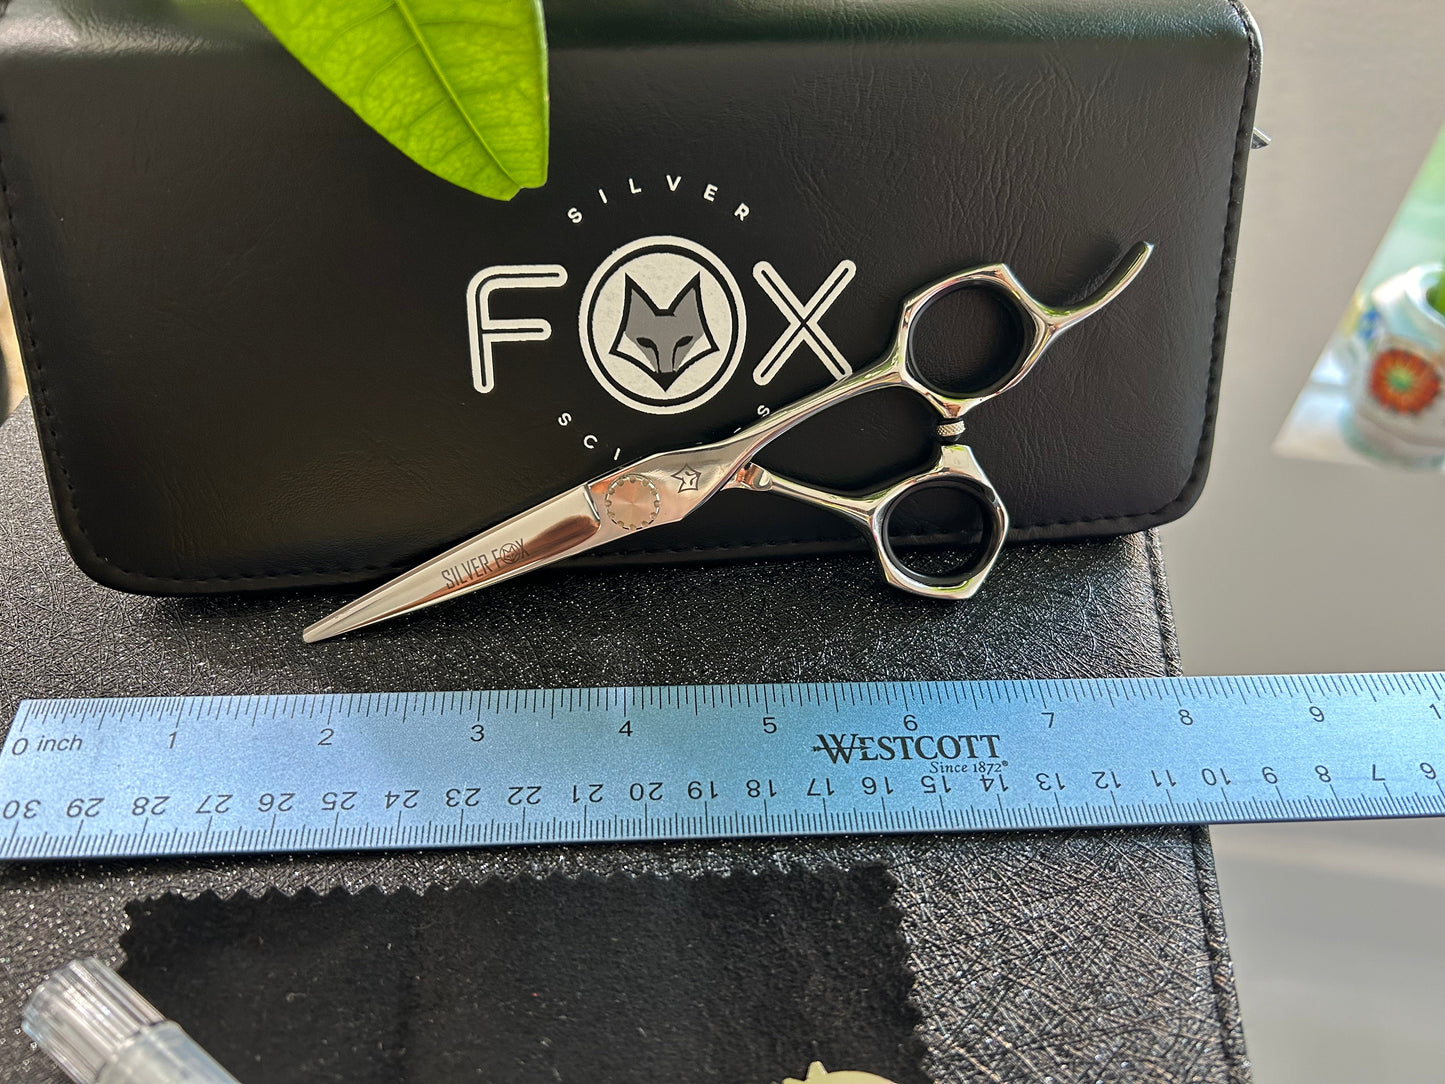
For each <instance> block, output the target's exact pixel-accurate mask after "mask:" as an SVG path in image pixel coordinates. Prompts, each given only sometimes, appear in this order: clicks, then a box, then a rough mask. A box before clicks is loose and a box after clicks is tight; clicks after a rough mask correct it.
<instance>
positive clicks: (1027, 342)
mask: <svg viewBox="0 0 1445 1084" xmlns="http://www.w3.org/2000/svg"><path fill="white" fill-rule="evenodd" d="M1153 249H1154V246H1153V245H1151V244H1148V243H1142V244H1139V245H1136V246H1135V247H1134V248H1133V249H1132V250H1131V251H1130V252H1129V254H1128V255H1127V256H1126V257H1125V258H1124V259H1123V260H1122V261H1121V263H1120V264H1119V266H1118V268H1117V269H1116V270H1115V272H1114V274H1113V275H1112V276H1111V277H1110V279H1109V281H1108V282H1107V283H1106V284H1105V285H1104V287H1103V288H1102V289H1101V290H1100V291H1099V292H1098V293H1097V294H1095V295H1094V296H1093V297H1092V298H1090V299H1089V300H1088V301H1085V302H1084V303H1083V304H1081V305H1078V306H1075V307H1073V308H1054V307H1052V306H1049V305H1044V304H1041V303H1040V302H1038V301H1036V300H1035V299H1034V298H1033V297H1032V296H1031V295H1030V294H1029V292H1028V291H1027V290H1025V289H1024V287H1023V286H1022V284H1020V282H1019V281H1018V279H1017V278H1016V277H1015V276H1014V273H1013V272H1012V271H1011V270H1009V268H1008V267H1007V266H1006V265H1004V264H988V265H986V266H983V267H975V268H971V269H969V270H967V271H960V272H958V273H957V274H953V275H949V276H948V277H947V278H944V279H940V280H939V281H938V282H935V283H933V284H932V285H931V286H927V287H925V288H924V289H922V290H920V291H918V292H917V293H915V294H914V295H913V296H912V297H910V298H908V300H907V301H905V302H904V304H903V309H902V311H901V313H900V314H899V318H898V327H897V330H896V332H895V334H894V336H893V341H892V342H891V344H890V345H889V346H888V349H887V350H885V351H884V353H883V354H882V356H880V357H879V358H878V359H877V360H876V361H874V362H873V363H872V364H871V365H867V366H865V367H863V368H860V369H858V370H856V371H854V372H852V373H849V374H848V375H846V376H844V377H843V378H842V379H841V380H838V381H837V382H836V383H834V384H831V385H829V386H828V387H826V388H823V389H821V390H819V391H816V392H814V393H813V394H811V395H808V396H805V397H804V398H802V399H799V400H798V401H796V402H794V403H791V404H789V405H788V406H785V407H781V408H779V409H778V410H776V411H774V412H773V413H771V414H769V415H767V416H765V417H764V418H762V419H760V420H759V421H758V422H756V423H755V424H753V425H750V426H748V427H747V428H746V429H743V430H741V431H739V432H737V433H735V434H734V435H732V436H730V437H727V438H725V439H723V440H718V441H713V442H712V443H710V444H702V445H699V446H697V447H693V448H687V449H683V450H680V451H673V452H663V453H660V454H658V455H652V456H648V457H647V458H645V459H640V460H638V461H637V462H635V463H632V464H629V465H628V466H626V467H623V468H622V469H621V470H617V471H612V472H611V473H608V474H604V475H602V476H601V477H600V478H596V479H594V480H593V481H591V482H588V483H586V484H585V485H581V486H578V487H576V488H575V489H570V490H568V491H566V492H565V493H561V494H559V495H558V496H556V497H553V498H551V499H550V500H546V501H543V502H542V503H541V504H539V505H537V506H536V507H534V508H532V509H530V510H529V511H526V512H523V513H521V514H520V515H517V516H514V517H513V518H511V519H509V520H507V521H506V522H505V523H502V524H500V525H498V526H496V527H493V528H491V529H490V530H487V531H483V532H482V533H481V534H479V535H477V536H476V537H475V538H472V539H469V540H468V541H466V542H463V543H461V544H460V545H457V546H454V547H453V548H451V549H449V550H447V551H446V552H445V553H443V554H441V555H439V556H437V557H434V558H432V559H431V560H429V561H427V562H425V563H424V564H421V565H419V566H417V567H416V568H414V569H412V570H411V571H410V572H406V573H403V574H402V575H400V576H398V577H397V578H396V579H394V580H392V581H391V582H390V583H387V584H385V585H383V586H381V587H378V588H377V589H376V590H374V591H372V592H370V593H369V594H366V595H363V596H362V597H361V598H359V599H357V600H356V601H355V602H352V603H349V604H348V605H346V606H343V607H342V608H341V609H339V610H337V611H336V612H335V613H333V614H331V615H330V616H329V617H326V618H323V619H322V620H320V621H318V622H316V624H314V625H312V626H311V627H310V628H308V629H306V631H305V632H304V633H303V637H304V638H305V639H306V641H307V642H309V643H314V642H316V641H318V640H325V639H328V638H329V637H332V636H338V635H340V634H342V633H345V632H351V631H352V630H354V629H359V628H362V627H363V626H366V625H373V624H376V623H377V622H378V621H386V620H388V619H389V618H393V617H397V616H399V615H401V614H405V613H410V612H412V611H413V610H420V609H423V608H425V607H428V606H435V605H436V604H437V603H439V602H445V601H446V600H447V599H450V598H456V597H458V596H459V595H465V594H469V593H470V592H472V591H477V590H480V589H481V588H483V587H490V586H491V585H492V584H495V583H501V582H503V581H504V580H510V579H515V578H516V577H517V576H521V575H523V574H525V573H527V572H530V571H532V570H533V569H535V568H540V567H542V566H543V565H549V564H551V563H553V562H554V561H560V560H562V559H563V558H566V557H572V556H575V555H577V554H580V553H584V552H586V551H588V550H592V549H595V548H597V547H598V546H604V545H606V544H607V543H609V542H615V541H617V540H618V539H622V538H626V537H628V536H629V535H633V534H636V533H637V532H639V531H645V530H647V529H648V528H650V527H657V526H661V525H662V524H664V523H676V522H677V521H679V520H681V519H684V518H686V517H687V516H688V515H690V514H691V513H692V512H693V511H694V510H695V509H696V508H698V507H699V506H700V505H702V504H703V503H705V502H706V501H707V500H709V499H710V498H711V497H713V496H714V495H715V494H717V493H719V492H721V491H722V490H724V489H741V490H749V491H752V492H756V493H777V494H780V495H782V496H785V497H790V498H792V499H794V500H799V501H803V502H805V503H807V504H811V505H816V506H817V507H819V508H826V509H828V510H829V511H832V512H836V513H838V514H839V515H841V516H843V517H844V518H846V519H848V520H851V521H852V522H854V523H855V524H857V525H858V526H859V527H861V528H862V529H863V530H864V531H865V532H866V533H867V534H868V537H869V539H870V540H871V542H872V545H873V549H874V552H875V553H876V555H877V557H878V562H879V564H880V565H881V566H882V568H883V575H884V577H885V578H886V579H887V581H888V582H889V583H891V584H893V585H894V586H896V587H900V588H902V589H903V590H905V591H911V592H913V593H914V594H917V595H925V596H928V597H931V598H946V599H964V598H969V597H971V596H972V595H974V594H975V593H976V592H977V591H978V589H979V587H980V586H981V585H982V584H983V581H984V578H985V577H986V576H987V575H988V572H989V570H990V569H991V568H992V567H993V564H994V561H995V560H996V559H997V558H998V554H999V550H1000V549H1001V548H1002V546H1003V543H1004V537H1005V535H1006V534H1007V533H1008V512H1007V510H1006V509H1005V508H1004V506H1003V502H1002V501H1001V500H1000V499H999V495H998V493H997V492H996V491H995V490H994V488H993V486H992V485H991V484H990V482H989V480H988V476H987V475H986V474H984V472H983V468H982V467H980V466H979V465H978V461H977V460H976V459H975V458H974V455H973V451H972V450H971V449H970V448H969V447H968V446H967V445H964V444H958V443H954V442H953V441H955V440H956V438H957V437H958V436H960V435H961V434H962V431H963V425H962V422H961V419H962V417H963V415H965V414H966V413H968V412H969V411H970V410H972V409H973V408H974V407H976V406H978V405H979V404H981V403H985V402H987V401H988V400H990V399H992V398H994V397H995V396H998V395H1002V394H1003V393H1004V392H1006V391H1008V390H1009V389H1010V388H1012V387H1013V386H1014V385H1015V384H1017V383H1018V382H1019V381H1020V380H1022V379H1023V378H1024V377H1025V376H1027V375H1028V373H1029V371H1030V370H1031V369H1032V368H1033V367H1034V365H1035V364H1037V362H1038V360H1039V358H1041V357H1042V356H1043V355H1044V352H1045V351H1046V350H1048V348H1049V346H1050V345H1051V344H1052V343H1053V341H1054V340H1055V339H1056V338H1057V337H1058V336H1059V335H1060V334H1062V333H1063V332H1064V331H1066V330H1068V329H1069V328H1070V327H1072V326H1073V325H1074V324H1077V323H1079V322H1080V321H1081V320H1085V319H1087V318H1088V317H1090V316H1092V315H1093V314H1094V313H1096V312H1098V311H1099V310H1100V309H1102V308H1103V307H1104V306H1105V305H1107V304H1109V302H1111V301H1113V300H1114V298H1116V297H1118V296H1119V294H1121V293H1122V292H1123V291H1124V290H1125V289H1126V288H1127V287H1128V286H1129V284H1130V283H1131V282H1133V281H1134V277H1135V276H1136V275H1138V273H1139V272H1140V270H1141V269H1142V268H1143V267H1144V264H1145V263H1146V262H1147V261H1148V259H1149V256H1150V253H1152V252H1153ZM979 287H981V288H985V289H988V290H992V291H994V292H996V293H997V294H999V295H1001V296H1002V298H1003V299H1004V300H1005V301H1006V302H1008V303H1010V304H1011V305H1012V306H1013V307H1014V308H1015V309H1016V310H1017V312H1018V315H1019V316H1020V317H1021V324H1022V338H1021V345H1020V348H1019V351H1018V353H1017V355H1016V356H1015V358H1014V360H1013V364H1012V365H1011V366H1010V367H1009V368H1008V369H1007V371H1006V372H1005V373H1004V374H1003V375H1002V376H1001V377H999V378H998V379H996V380H994V381H993V382H992V384H991V385H990V386H988V387H985V388H983V389H982V390H969V391H964V392H962V393H959V392H957V391H953V390H950V389H946V388H942V387H938V386H936V385H935V384H934V383H932V382H931V381H930V380H929V379H928V378H927V377H926V375H925V374H924V373H923V372H922V371H921V370H920V369H919V367H918V365H917V364H916V361H915V356H914V350H913V336H914V331H915V328H916V327H917V325H918V321H919V318H920V317H921V316H922V315H923V314H924V313H925V312H926V311H927V310H928V307H929V306H930V305H932V304H933V303H934V302H936V301H937V300H938V299H939V298H941V297H943V296H945V295H947V294H950V293H952V292H954V291H956V290H961V289H965V288H979ZM893 387H904V388H907V389H909V390H910V391H912V392H914V393H916V394H917V395H920V396H922V397H923V398H924V399H925V400H927V402H928V403H929V404H931V405H932V406H933V408H934V409H935V410H937V411H938V413H939V415H940V416H941V417H942V419H943V421H942V423H941V424H940V425H939V439H940V447H939V450H938V459H937V461H936V462H935V463H934V464H933V466H932V467H930V468H928V469H926V470H923V471H920V472H919V473H917V474H914V475H912V476H910V477H907V478H904V479H903V480H902V481H899V482H896V483H894V484H892V485H890V486H887V487H885V488H883V489H880V490H878V491H877V492H873V493H867V494H864V495H861V496H848V495H845V494H838V493H831V492H827V491H825V490H821V489H816V488H814V487H812V486H809V485H805V484H803V483H802V482H797V481H793V480H791V479H788V478H784V477H782V476H781V475H778V474H775V473H773V472H772V471H769V470H767V469H766V468H764V467H761V466H759V465H758V464H756V463H754V462H753V457H754V456H755V455H757V454H758V452H760V451H762V449H763V448H765V447H766V446H767V445H768V443H769V442H771V441H772V440H774V439H775V438H776V437H778V436H780V435H782V434H783V433H786V432H787V431H788V430H789V429H792V428H793V427H794V426H795V425H797V424H799V423H800V422H802V421H804V420H806V419H808V418H811V417H813V416H814V415H815V414H818V413H821V412H822V411H824V410H827V409H828V408H829V407H832V406H834V405H836V404H838V403H841V402H843V401H844V400H846V399H852V398H854V397H855V396H859V395H864V394H867V393H868V392H871V391H877V390H879V389H881V388H893ZM933 487H937V488H946V489H952V490H957V491H961V492H962V493H963V495H964V496H966V497H968V498H971V500H972V501H973V502H975V503H976V505H977V507H979V508H980V509H981V510H982V513H983V514H982V520H983V530H982V535H983V538H982V541H981V543H980V545H979V546H978V547H977V549H976V550H975V552H974V555H973V557H972V559H971V560H968V561H967V562H965V564H964V565H963V566H962V567H959V568H955V569H952V570H950V571H947V572H946V573H944V574H941V575H933V574H928V573H924V572H920V571H917V570H915V569H913V568H910V567H909V566H908V565H906V564H904V563H903V561H901V560H900V559H899V556H898V553H897V551H896V549H895V546H894V542H893V541H892V540H891V538H890V534H889V526H890V523H891V521H892V518H893V516H894V514H895V512H896V511H897V510H898V508H899V507H900V505H901V504H902V503H903V502H904V501H905V499H906V498H908V497H910V496H912V495H914V494H915V493H917V492H919V491H921V490H923V489H925V488H933Z"/></svg>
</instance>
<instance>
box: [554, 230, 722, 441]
mask: <svg viewBox="0 0 1445 1084" xmlns="http://www.w3.org/2000/svg"><path fill="white" fill-rule="evenodd" d="M577 331H578V335H579V337H580V338H581V340H582V354H583V356H584V357H585V358H586V360H587V367H588V368H589V369H591V370H592V375H593V376H595V377H596V378H597V382H598V383H599V384H601V385H602V386H603V387H604V388H605V389H607V392H608V393H609V394H610V395H611V396H612V397H613V398H615V399H618V400H620V401H621V402H623V403H626V404H627V405H628V406H630V407H633V408H634V409H637V410H643V411H646V412H648V413H650V414H676V413H680V412H681V411H684V410H690V409H692V408H693V407H695V406H697V405H698V404H699V403H704V402H706V401H707V400H708V399H711V398H712V397H713V396H714V395H716V394H717V392H718V391H719V390H720V389H721V388H722V387H723V386H724V385H725V384H727V382H728V380H729V379H730V378H731V377H732V375H733V373H734V372H736V371H737V367H738V362H739V361H740V360H741V358H742V353H743V341H744V338H745V337H746V334H747V315H746V310H745V309H744V307H743V299H742V291H741V290H739V289H738V284H737V280H736V279H734V278H733V276H732V272H731V271H729V270H728V269H727V267H726V266H725V265H724V264H723V262H722V261H721V260H719V259H718V258H717V257H716V256H714V255H713V254H712V253H711V252H709V251H708V250H707V249H705V248H703V247H702V246H701V245H699V244H697V243H696V242H694V241H689V240H686V239H685V238H682V237H644V238H642V239H641V240H638V241H633V242H632V243H631V244H627V245H623V246H622V247H621V248H619V249H618V250H617V251H616V252H614V253H613V254H612V255H611V256H609V257H608V258H607V259H606V260H604V261H603V262H602V265H601V266H600V267H598V268H597V270H596V271H595V272H593V274H592V278H591V280H590V281H589V282H588V283H587V289H586V290H585V291H584V292H583V294H582V306H581V310H580V312H579V313H578V317H577Z"/></svg>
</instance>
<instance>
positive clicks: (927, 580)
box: [728, 444, 1008, 599]
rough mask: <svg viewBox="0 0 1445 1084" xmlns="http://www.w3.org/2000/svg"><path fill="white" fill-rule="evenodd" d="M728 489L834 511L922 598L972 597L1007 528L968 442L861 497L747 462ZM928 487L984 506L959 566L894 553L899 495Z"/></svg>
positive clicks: (893, 578)
mask: <svg viewBox="0 0 1445 1084" xmlns="http://www.w3.org/2000/svg"><path fill="white" fill-rule="evenodd" d="M728 488H731V489H747V490H751V491H753V492H755V493H777V494H778V495H780V496H784V497H791V498H792V499H793V500H798V501H802V502H803V503H805V504H811V505H813V506H815V507H817V508H825V509H827V510H828V511H830V512H836V513H837V514H838V515H840V516H842V517H844V518H845V519H848V520H851V521H852V522H853V523H855V524H856V525H857V526H859V527H860V528H862V529H863V530H864V531H865V532H866V533H867V535H868V537H869V539H870V540H871V541H872V543H873V550H874V553H875V554H876V555H877V557H878V563H879V565H881V566H882V569H883V578H884V579H886V580H887V581H888V582H889V583H891V584H892V585H893V586H894V587H899V588H902V589H903V590H904V591H909V592H911V593H913V594H915V595H923V596H924V597H926V598H946V599H965V598H972V597H973V596H974V595H975V594H977V593H978V589H979V588H980V587H982V586H983V581H984V579H985V578H986V577H987V576H988V574H989V571H990V570H991V569H992V568H993V566H994V562H995V561H997V560H998V555H999V551H1000V550H1001V549H1002V548H1003V543H1004V538H1005V536H1006V535H1007V534H1008V510H1007V509H1006V508H1004V506H1003V501H1001V500H1000V499H999V495H998V492H997V491H996V490H995V489H994V488H993V484H992V483H991V482H990V481H989V480H988V476H987V475H986V474H984V472H983V468H982V467H980V466H979V465H978V460H977V459H975V458H974V455H973V450H972V449H971V448H969V447H968V446H967V445H963V444H950V445H945V446H944V447H942V448H941V449H940V450H939V457H938V463H937V464H936V465H935V466H934V467H933V468H932V469H931V470H928V471H925V472H923V473H921V474H915V475H912V476H910V477H908V478H905V479H903V480H902V481H900V482H897V483H895V484H894V485H891V486H889V487H888V488H886V489H882V490H879V491H878V492H876V493H869V494H866V495H864V496H860V497H849V496H845V495H843V494H839V493H829V492H828V491H827V490H823V489H816V488H814V487H813V486H809V485H805V484H804V483H802V482H796V481H794V480H792V479H791V478H784V477H782V476H781V475H777V474H774V473H772V472H771V471H769V470H767V469H766V468H764V467H760V466H758V465H757V464H755V463H751V464H749V465H747V466H746V467H743V468H742V469H741V470H739V471H738V473H737V476H736V477H735V478H734V479H733V480H732V481H731V482H730V483H729V484H728ZM927 488H949V489H958V490H961V491H963V492H964V493H965V494H966V495H967V496H968V497H969V498H970V499H971V500H972V501H973V502H974V503H976V504H977V505H978V506H979V507H980V508H981V509H982V511H983V513H984V516H983V519H984V522H983V533H984V537H983V540H982V546H981V549H980V551H979V553H978V555H977V556H976V557H975V558H974V559H973V560H971V561H969V562H967V563H966V564H964V565H963V566H961V567H959V568H956V569H953V570H950V571H948V572H944V573H942V574H937V575H935V574H929V573H924V572H919V571H917V570H915V569H913V568H910V567H909V566H908V565H907V564H906V563H905V562H904V561H903V560H902V559H901V558H900V557H899V555H898V552H897V550H896V549H895V548H894V543H893V541H892V538H891V536H890V532H889V528H890V525H891V522H892V519H893V516H894V514H895V513H896V512H897V511H898V509H899V507H900V506H901V505H902V503H903V502H904V500H906V499H907V498H908V497H909V496H911V495H912V494H914V493H916V492H918V491H919V490H922V489H927Z"/></svg>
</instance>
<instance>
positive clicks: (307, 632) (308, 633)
mask: <svg viewBox="0 0 1445 1084" xmlns="http://www.w3.org/2000/svg"><path fill="white" fill-rule="evenodd" d="M330 624H331V622H330V619H329V618H328V619H324V620H321V621H318V622H316V624H314V625H307V626H306V628H304V629H302V630H301V639H303V640H304V641H306V642H307V643H308V644H314V643H318V642H319V641H321V640H329V639H331V638H332V637H333V636H339V635H340V634H341V633H342V632H345V631H346V630H345V629H338V628H328V626H329V625H330Z"/></svg>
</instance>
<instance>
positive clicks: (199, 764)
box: [0, 673, 1445, 859]
mask: <svg viewBox="0 0 1445 1084" xmlns="http://www.w3.org/2000/svg"><path fill="white" fill-rule="evenodd" d="M1442 772H1445V675H1441V674H1439V673H1417V674H1383V673H1381V674H1325V675H1308V676H1303V675H1276V676H1258V677H1217V678H1107V679H1106V678H1098V679H1086V680H1045V681H985V682H859V683H837V684H792V685H688V686H657V687H638V688H617V689H533V690H493V691H486V692H444V693H435V692H433V693H344V694H334V695H320V696H306V695H289V696H243V697H181V698H170V699H167V698H155V697H150V698H143V699H131V700H50V701H26V702H24V703H22V704H21V706H20V709H19V711H18V712H17V713H16V717H15V720H14V722H13V724H12V725H11V727H10V729H9V732H8V733H7V734H6V737H5V741H4V745H3V747H0V858H3V859H35V858H113V857H128V856H131V857H138V856H150V855H190V854H225V853H280V852H300V851H337V850H341V851H355V850H383V849H419V848H433V847H469V846H496V845H511V844H539V843H587V842H607V841H623V840H660V839H707V838H717V837H742V836H778V835H836V834H854V833H862V834H884V833H906V832H953V831H980V830H1002V829H1039V828H1100V827H1112V826H1126V825H1163V824H1210V823H1216V824H1217V823H1229V822H1243V821H1284V820H1320V819H1361V818H1370V817H1409V816H1438V815H1445V788H1442V782H1445V781H1442V779H1441V773H1442ZM7 822H8V823H7Z"/></svg>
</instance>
